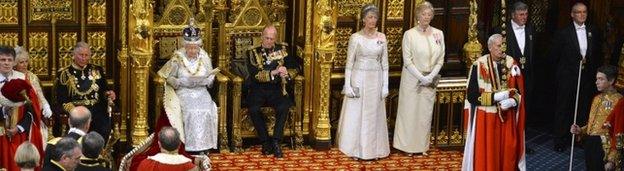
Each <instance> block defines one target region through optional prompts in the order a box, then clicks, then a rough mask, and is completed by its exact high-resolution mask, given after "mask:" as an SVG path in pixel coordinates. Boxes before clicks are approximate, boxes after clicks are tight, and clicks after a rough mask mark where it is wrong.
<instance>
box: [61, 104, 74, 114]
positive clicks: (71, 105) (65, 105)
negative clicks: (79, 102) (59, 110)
mask: <svg viewBox="0 0 624 171" xmlns="http://www.w3.org/2000/svg"><path fill="white" fill-rule="evenodd" d="M74 107H76V106H75V105H74V104H73V103H72V102H67V103H63V109H65V111H67V112H70V111H71V110H72V109H74Z"/></svg>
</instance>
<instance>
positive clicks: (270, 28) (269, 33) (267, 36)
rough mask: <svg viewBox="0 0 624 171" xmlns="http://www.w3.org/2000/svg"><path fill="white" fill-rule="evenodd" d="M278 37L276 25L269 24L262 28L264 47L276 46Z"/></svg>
mask: <svg viewBox="0 0 624 171" xmlns="http://www.w3.org/2000/svg"><path fill="white" fill-rule="evenodd" d="M276 37H277V28H275V26H274V25H271V24H269V25H267V26H265V27H264V29H263V30H262V47H264V48H273V46H275V38H276Z"/></svg>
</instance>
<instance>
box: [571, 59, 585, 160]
mask: <svg viewBox="0 0 624 171" xmlns="http://www.w3.org/2000/svg"><path fill="white" fill-rule="evenodd" d="M582 69H583V60H580V61H579V69H578V79H577V82H576V102H574V122H573V123H572V124H574V125H576V116H577V115H578V101H579V90H580V89H581V70H582ZM575 135H576V134H572V142H571V143H570V166H569V169H568V170H569V171H572V160H574V139H575Z"/></svg>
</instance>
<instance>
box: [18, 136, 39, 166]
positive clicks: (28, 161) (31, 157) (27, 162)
mask: <svg viewBox="0 0 624 171" xmlns="http://www.w3.org/2000/svg"><path fill="white" fill-rule="evenodd" d="M14 159H15V163H17V166H19V167H20V168H35V167H37V166H39V160H41V156H39V151H37V147H35V145H34V144H32V143H30V142H28V141H26V142H24V143H22V144H20V145H19V146H18V147H17V151H16V152H15V158H14Z"/></svg>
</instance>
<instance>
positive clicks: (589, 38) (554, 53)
mask: <svg viewBox="0 0 624 171" xmlns="http://www.w3.org/2000/svg"><path fill="white" fill-rule="evenodd" d="M570 15H571V16H572V23H571V24H569V25H568V26H566V27H565V28H563V29H561V30H559V31H557V33H556V34H555V38H554V39H553V42H552V47H551V49H550V54H549V56H550V57H552V59H553V60H554V64H555V65H556V72H555V79H556V83H557V85H556V87H555V88H556V89H555V90H556V91H557V92H556V104H555V106H554V107H555V115H554V129H553V134H554V136H553V138H554V139H553V140H554V149H555V150H556V151H560V152H561V151H564V150H565V148H567V146H569V145H570V142H571V140H570V138H571V134H570V133H569V131H568V129H569V127H570V125H572V124H573V118H574V108H575V105H576V103H575V99H576V95H577V94H576V89H577V86H576V85H577V79H578V75H579V73H578V71H579V64H581V65H582V66H580V67H581V78H580V79H581V84H580V87H579V88H580V90H579V94H578V117H577V120H576V123H577V124H578V125H585V124H586V122H587V117H588V114H589V109H590V105H591V99H592V97H593V96H594V95H595V94H596V93H597V92H596V84H595V82H596V78H595V75H596V70H597V68H598V67H599V66H601V65H602V63H603V60H604V59H603V55H602V54H601V51H600V49H601V48H600V43H601V38H602V37H601V36H600V33H599V31H598V29H597V28H595V27H594V26H593V25H590V24H588V23H586V22H585V21H586V20H587V6H586V5H585V4H583V3H580V2H579V3H575V4H574V5H573V6H572V11H571V13H570Z"/></svg>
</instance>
